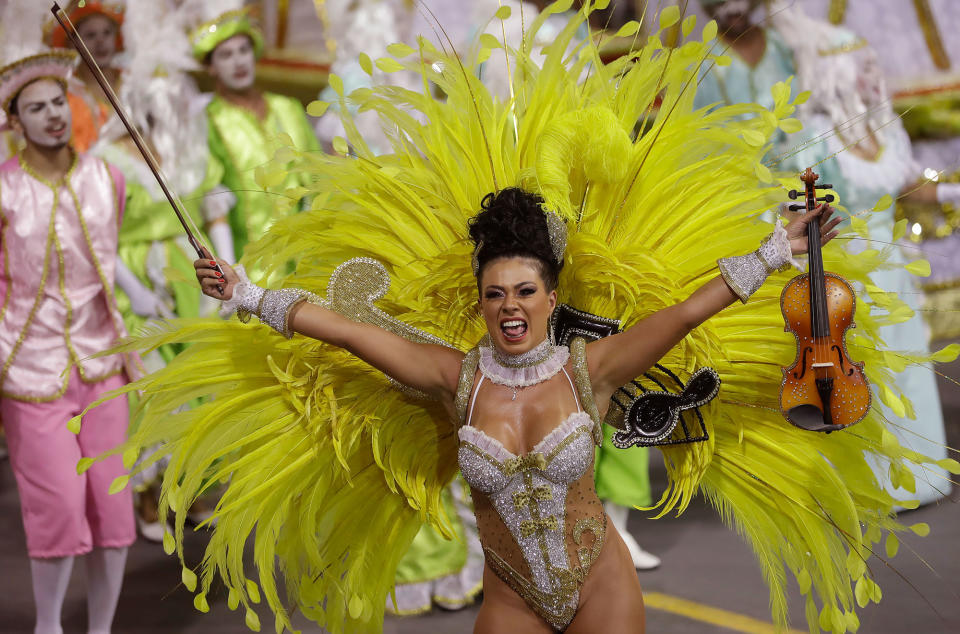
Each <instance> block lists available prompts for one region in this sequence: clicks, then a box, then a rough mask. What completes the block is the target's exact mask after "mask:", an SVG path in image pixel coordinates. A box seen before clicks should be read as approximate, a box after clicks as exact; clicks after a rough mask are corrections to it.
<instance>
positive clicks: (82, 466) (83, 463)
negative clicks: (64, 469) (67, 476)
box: [77, 458, 93, 475]
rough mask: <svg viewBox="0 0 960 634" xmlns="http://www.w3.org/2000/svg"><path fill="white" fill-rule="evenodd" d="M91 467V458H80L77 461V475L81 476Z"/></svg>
mask: <svg viewBox="0 0 960 634" xmlns="http://www.w3.org/2000/svg"><path fill="white" fill-rule="evenodd" d="M92 466H93V458H80V460H78V461H77V475H83V474H84V473H86V472H87V470H88V469H89V468H90V467H92Z"/></svg>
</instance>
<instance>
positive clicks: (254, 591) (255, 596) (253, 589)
mask: <svg viewBox="0 0 960 634" xmlns="http://www.w3.org/2000/svg"><path fill="white" fill-rule="evenodd" d="M247 594H248V595H249V596H250V600H251V601H253V602H254V603H260V587H259V586H257V584H256V583H255V582H254V581H253V580H252V579H247Z"/></svg>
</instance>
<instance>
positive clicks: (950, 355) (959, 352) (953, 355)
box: [932, 343, 960, 363]
mask: <svg viewBox="0 0 960 634" xmlns="http://www.w3.org/2000/svg"><path fill="white" fill-rule="evenodd" d="M932 356H933V360H934V361H936V362H937V363H950V362H951V361H956V360H957V357H958V356H960V344H956V343H951V344H950V345H949V346H945V347H943V348H941V349H940V350H937V351H936V352H934V353H933V355H932Z"/></svg>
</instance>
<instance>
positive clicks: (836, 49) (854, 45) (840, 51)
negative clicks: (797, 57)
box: [817, 37, 868, 57]
mask: <svg viewBox="0 0 960 634" xmlns="http://www.w3.org/2000/svg"><path fill="white" fill-rule="evenodd" d="M867 46H868V44H867V41H866V40H865V39H863V38H861V37H858V38H857V39H855V40H853V41H851V42H845V43H843V44H840V45H839V46H833V47H831V48H821V49H820V50H818V51H817V53H818V54H819V55H820V56H821V57H829V56H831V55H844V54H846V53H852V52H854V51H859V50H860V49H861V48H866V47H867Z"/></svg>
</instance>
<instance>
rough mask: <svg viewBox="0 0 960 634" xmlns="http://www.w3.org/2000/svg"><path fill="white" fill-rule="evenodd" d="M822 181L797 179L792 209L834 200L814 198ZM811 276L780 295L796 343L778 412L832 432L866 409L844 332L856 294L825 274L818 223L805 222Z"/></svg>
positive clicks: (807, 175)
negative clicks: (801, 187)
mask: <svg viewBox="0 0 960 634" xmlns="http://www.w3.org/2000/svg"><path fill="white" fill-rule="evenodd" d="M819 178H820V177H819V176H818V175H817V174H816V173H814V171H813V170H812V169H810V168H807V169H806V171H804V172H803V174H802V175H801V176H800V180H802V181H803V183H804V185H805V187H804V191H803V192H797V191H796V190H794V191H791V192H790V198H791V199H794V200H796V199H797V198H798V197H799V196H801V195H802V196H804V198H805V204H794V205H790V209H791V210H798V209H806V210H807V211H813V210H814V209H815V208H816V206H817V203H818V202H821V201H822V202H832V201H833V196H832V195H827V196H824V197H823V198H817V194H816V190H817V189H831V188H832V187H833V186H832V185H816V182H817V180H818V179H819ZM807 240H808V243H809V248H808V256H809V264H810V268H809V272H808V273H804V274H802V275H798V276H797V277H795V278H793V279H792V280H790V282H789V283H788V284H787V285H786V286H785V287H784V289H783V292H782V293H781V295H780V308H781V310H782V311H783V318H784V321H785V323H786V325H785V326H784V330H785V331H787V332H792V333H793V334H794V336H795V337H796V341H797V356H796V358H795V359H794V361H793V364H792V365H790V366H789V367H786V368H784V369H783V383H782V384H781V386H780V411H781V412H782V413H783V416H784V417H785V418H786V419H787V420H788V421H790V422H791V423H792V424H794V425H796V426H797V427H800V428H801V429H806V430H808V431H822V432H827V433H830V432H832V431H836V430H839V429H844V428H846V427H849V426H850V425H853V424H855V423H858V422H860V421H861V420H863V418H864V417H865V416H866V415H867V412H868V411H869V410H870V402H871V393H870V385H869V383H868V382H867V378H866V376H864V374H863V363H858V362H856V361H852V360H851V359H850V357H849V355H848V354H847V344H846V341H845V337H846V333H847V330H848V329H849V328H853V327H854V326H855V325H856V324H855V323H854V321H853V318H854V314H855V312H856V308H857V296H856V294H855V293H854V292H853V288H851V286H850V284H849V282H847V281H846V280H845V279H843V278H842V277H840V276H839V275H836V274H834V273H826V272H824V270H823V256H822V253H821V250H820V223H819V222H818V221H816V220H815V221H813V222H810V223H808V224H807Z"/></svg>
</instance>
